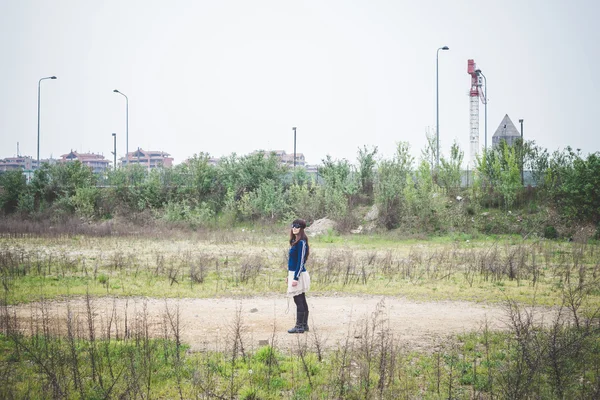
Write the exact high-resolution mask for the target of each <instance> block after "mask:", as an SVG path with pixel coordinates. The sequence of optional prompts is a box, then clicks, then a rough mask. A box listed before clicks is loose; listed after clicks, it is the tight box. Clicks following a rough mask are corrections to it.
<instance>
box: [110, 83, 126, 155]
mask: <svg viewBox="0 0 600 400" xmlns="http://www.w3.org/2000/svg"><path fill="white" fill-rule="evenodd" d="M113 92H115V93H119V94H120V95H122V96H123V97H125V118H126V120H125V121H126V124H127V125H126V127H125V160H126V161H127V165H129V98H128V97H127V95H125V93H123V92H119V91H118V90H117V89H115V90H113Z"/></svg>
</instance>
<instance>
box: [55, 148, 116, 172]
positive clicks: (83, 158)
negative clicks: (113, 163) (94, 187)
mask: <svg viewBox="0 0 600 400" xmlns="http://www.w3.org/2000/svg"><path fill="white" fill-rule="evenodd" d="M60 157H61V158H60V160H59V161H60V162H71V161H76V160H79V161H80V162H81V163H82V164H83V165H85V166H87V167H90V168H91V169H92V171H93V172H94V173H95V174H103V173H104V172H106V170H107V169H108V167H109V165H110V161H109V160H106V159H105V158H104V156H103V155H102V154H94V153H78V152H76V151H73V150H71V152H70V153H68V154H63V155H62V156H60Z"/></svg>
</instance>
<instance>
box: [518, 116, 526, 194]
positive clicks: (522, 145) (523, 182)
mask: <svg viewBox="0 0 600 400" xmlns="http://www.w3.org/2000/svg"><path fill="white" fill-rule="evenodd" d="M519 123H520V124H521V186H525V179H524V176H523V169H524V166H523V153H524V152H525V142H523V119H520V120H519Z"/></svg>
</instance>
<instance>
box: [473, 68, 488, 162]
mask: <svg viewBox="0 0 600 400" xmlns="http://www.w3.org/2000/svg"><path fill="white" fill-rule="evenodd" d="M475 73H476V74H477V75H481V76H483V82H484V89H483V97H485V102H484V103H483V105H484V110H485V111H484V112H485V142H484V149H485V150H486V151H487V101H488V97H487V78H486V77H485V75H484V74H483V72H481V70H480V69H476V70H475Z"/></svg>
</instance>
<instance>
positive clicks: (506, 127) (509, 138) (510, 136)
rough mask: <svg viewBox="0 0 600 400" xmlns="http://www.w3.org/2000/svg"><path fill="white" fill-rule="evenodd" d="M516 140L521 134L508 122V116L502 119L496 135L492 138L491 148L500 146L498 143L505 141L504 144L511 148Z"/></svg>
mask: <svg viewBox="0 0 600 400" xmlns="http://www.w3.org/2000/svg"><path fill="white" fill-rule="evenodd" d="M517 139H521V134H520V133H519V131H518V130H517V128H516V127H515V124H513V122H512V121H511V120H510V117H509V116H508V114H506V115H505V116H504V118H502V122H500V126H498V129H496V133H494V136H492V147H496V146H498V145H499V144H500V141H502V140H504V141H506V144H508V145H510V146H512V145H513V144H515V141H516V140H517Z"/></svg>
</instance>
